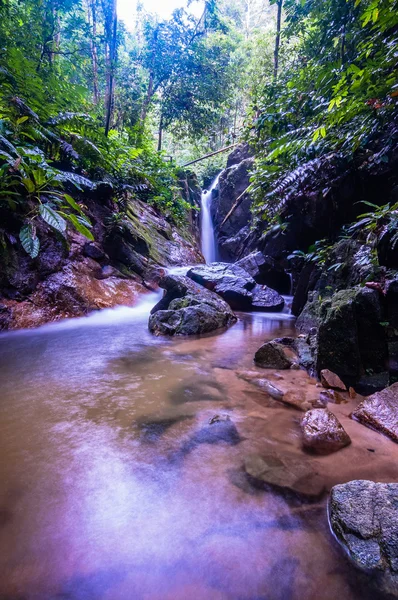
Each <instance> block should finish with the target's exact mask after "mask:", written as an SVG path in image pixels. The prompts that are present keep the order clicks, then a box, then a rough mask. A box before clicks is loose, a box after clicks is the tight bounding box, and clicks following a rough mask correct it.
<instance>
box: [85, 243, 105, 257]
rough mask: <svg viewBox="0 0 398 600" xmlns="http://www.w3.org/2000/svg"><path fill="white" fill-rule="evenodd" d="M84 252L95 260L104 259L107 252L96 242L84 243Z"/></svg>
mask: <svg viewBox="0 0 398 600" xmlns="http://www.w3.org/2000/svg"><path fill="white" fill-rule="evenodd" d="M83 254H84V256H87V257H88V258H92V259H94V260H104V259H105V258H106V254H105V252H104V251H103V249H102V248H101V247H100V246H99V244H96V243H95V242H87V243H86V244H84V246H83Z"/></svg>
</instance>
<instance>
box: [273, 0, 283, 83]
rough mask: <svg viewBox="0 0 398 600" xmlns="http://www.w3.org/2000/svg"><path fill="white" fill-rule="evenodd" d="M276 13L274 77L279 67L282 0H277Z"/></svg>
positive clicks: (276, 75)
mask: <svg viewBox="0 0 398 600" xmlns="http://www.w3.org/2000/svg"><path fill="white" fill-rule="evenodd" d="M277 6H278V14H277V17H276V38H275V50H274V79H276V78H277V77H278V68H279V48H280V45H281V24H282V6H283V0H278V2H277Z"/></svg>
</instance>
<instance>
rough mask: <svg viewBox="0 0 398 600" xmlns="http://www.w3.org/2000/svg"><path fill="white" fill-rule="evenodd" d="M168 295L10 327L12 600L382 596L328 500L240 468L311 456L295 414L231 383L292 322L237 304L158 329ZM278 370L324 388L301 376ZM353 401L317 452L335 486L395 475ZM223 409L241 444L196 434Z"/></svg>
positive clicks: (4, 534) (1, 375)
mask: <svg viewBox="0 0 398 600" xmlns="http://www.w3.org/2000/svg"><path fill="white" fill-rule="evenodd" d="M157 298H158V296H157V295H156V294H153V295H149V296H148V297H146V298H145V299H144V300H143V301H142V303H141V304H140V305H138V306H137V307H135V308H119V309H116V310H105V311H102V312H99V313H97V314H95V315H92V316H90V317H88V318H82V319H78V320H69V321H63V322H60V323H58V324H53V325H48V326H45V327H42V328H40V329H37V330H30V331H18V332H14V333H9V334H4V335H2V336H1V337H0V365H1V370H0V427H1V436H0V453H1V456H2V461H1V464H0V598H1V600H43V599H44V600H55V599H60V600H61V599H62V600H66V599H67V600H130V599H134V600H135V599H137V600H141V599H142V600H190V599H192V600H205V599H206V600H227V599H228V600H260V599H261V600H303V599H305V600H319V599H322V600H329V599H330V600H332V599H333V600H334V599H335V598H336V597H339V598H341V599H344V600H359V599H361V600H362V599H366V598H369V599H370V598H372V599H374V598H375V597H376V596H375V593H374V592H372V591H371V590H370V589H369V587H368V582H367V580H364V579H362V577H361V576H359V574H357V573H356V571H355V570H354V569H353V568H352V567H351V566H350V565H349V564H348V563H347V560H346V558H345V556H344V554H343V552H342V550H341V549H340V548H339V546H338V545H337V543H336V542H335V540H334V539H333V537H332V535H331V533H330V530H329V526H328V521H327V511H326V497H325V496H324V497H323V498H321V499H320V500H317V501H313V502H305V501H301V500H298V499H297V498H293V497H285V496H284V495H282V494H280V493H278V492H276V491H272V490H270V489H267V490H264V489H258V488H256V487H254V486H253V485H251V483H250V482H249V481H248V478H247V476H246V474H245V472H244V469H243V464H244V460H245V457H246V456H247V455H248V454H250V453H252V452H256V453H260V454H261V452H264V451H265V450H267V449H269V448H272V449H273V450H276V451H278V452H282V453H283V452H288V453H290V454H292V455H295V456H298V457H302V459H303V460H309V459H308V457H307V456H306V455H304V453H303V451H302V449H301V441H300V429H299V421H300V418H301V415H302V413H301V412H299V411H297V410H295V409H292V408H288V407H286V406H283V405H281V404H280V403H278V402H276V401H273V400H271V399H270V398H269V397H268V396H267V395H266V394H264V393H263V392H261V391H260V390H258V389H256V388H255V387H254V386H252V385H251V384H250V383H248V382H245V381H243V380H242V379H240V378H239V377H237V371H239V370H241V369H253V368H254V367H253V363H252V359H253V355H254V352H255V351H256V350H257V348H258V347H259V346H260V345H261V343H263V342H264V341H266V340H268V339H273V338H275V337H281V336H285V335H291V334H293V333H294V321H293V320H292V319H291V317H290V316H289V315H288V314H285V313H282V314H264V313H254V314H240V315H239V321H238V323H237V324H236V325H234V326H233V327H231V328H230V329H229V330H227V331H224V332H222V333H219V334H218V335H212V336H204V337H201V338H195V339H170V340H169V339H162V338H155V337H153V336H151V335H150V334H149V332H148V329H147V320H148V313H149V310H150V308H151V307H152V306H153V305H154V304H155V302H156V300H157ZM263 373H264V371H263ZM268 375H269V377H270V379H271V380H272V381H274V382H275V384H276V385H277V382H282V381H283V382H284V383H285V384H286V385H289V386H291V387H292V388H294V389H296V390H300V389H301V390H305V392H306V393H307V394H310V395H311V394H313V395H314V396H315V397H316V395H317V394H318V395H319V389H318V388H317V387H316V382H315V381H314V380H311V379H310V378H309V377H308V375H307V374H306V373H305V372H303V371H288V372H280V373H275V372H271V373H268V372H267V376H268ZM354 402H355V401H354V400H353V401H352V403H354ZM352 403H351V404H349V403H348V404H343V405H339V406H335V407H334V408H333V410H334V411H335V412H336V414H337V415H338V416H339V418H340V420H341V422H342V423H343V424H344V426H345V427H346V429H347V431H348V433H349V434H350V435H351V437H352V440H353V444H352V445H351V446H349V447H348V448H345V449H344V450H342V451H340V452H338V453H336V454H334V455H331V456H327V457H320V458H313V457H311V459H310V460H311V461H312V464H313V465H314V467H315V468H316V469H318V471H319V473H320V474H321V475H322V477H324V481H325V486H326V488H327V489H329V488H330V487H331V486H332V485H334V484H335V483H338V482H343V481H348V480H350V479H353V478H370V479H374V480H377V481H393V480H397V479H398V477H397V475H398V474H397V468H396V466H395V465H396V464H397V458H398V455H397V450H396V447H395V446H396V445H395V444H393V443H392V442H390V441H389V440H388V439H387V438H384V437H383V436H381V435H379V434H377V433H375V432H373V431H371V430H369V429H366V428H364V427H363V426H361V425H360V424H358V423H355V422H353V421H351V420H350V419H349V418H348V415H349V413H350V411H351V410H352ZM215 415H228V416H229V417H230V419H231V420H232V422H233V423H234V425H236V428H237V431H238V432H239V437H238V438H237V439H233V438H232V439H226V440H219V439H216V440H214V439H211V438H209V437H208V436H206V435H203V430H206V427H208V423H209V420H210V419H211V418H212V417H214V416H215Z"/></svg>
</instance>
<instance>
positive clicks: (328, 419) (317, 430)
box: [301, 408, 351, 454]
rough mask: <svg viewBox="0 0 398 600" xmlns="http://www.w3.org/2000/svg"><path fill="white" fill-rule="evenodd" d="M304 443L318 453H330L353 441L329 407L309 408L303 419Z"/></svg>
mask: <svg viewBox="0 0 398 600" xmlns="http://www.w3.org/2000/svg"><path fill="white" fill-rule="evenodd" d="M301 430H302V433H303V445H304V447H305V448H308V449H310V450H314V451H315V452H317V453H318V454H330V453H332V452H337V450H340V449H341V448H344V447H345V446H348V445H349V444H350V443H351V439H350V437H349V435H348V434H347V433H346V431H345V429H344V427H343V426H342V425H341V423H340V422H339V420H338V419H337V418H336V417H335V415H334V414H333V413H332V412H330V410H328V409H327V408H315V409H313V410H309V411H308V412H307V413H306V414H305V416H304V417H303V420H302V421H301Z"/></svg>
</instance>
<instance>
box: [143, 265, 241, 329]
mask: <svg viewBox="0 0 398 600" xmlns="http://www.w3.org/2000/svg"><path fill="white" fill-rule="evenodd" d="M160 286H161V287H162V288H164V289H165V290H166V293H165V295H164V297H163V298H162V299H161V300H160V302H158V304H157V305H156V306H155V307H154V308H153V309H152V311H151V316H150V318H149V330H150V331H151V333H154V334H155V335H195V334H200V333H209V332H211V331H215V330H216V329H220V328H222V327H227V326H228V325H232V324H233V323H235V322H236V317H235V315H234V314H233V312H232V310H231V309H230V307H229V306H228V304H227V303H226V302H224V300H222V299H221V298H220V297H219V296H218V295H217V294H214V293H213V292H211V291H209V290H205V289H203V288H202V287H200V286H198V285H196V284H195V283H194V282H193V281H191V280H190V279H188V278H187V277H182V276H177V275H167V276H166V277H163V278H162V279H161V281H160Z"/></svg>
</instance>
